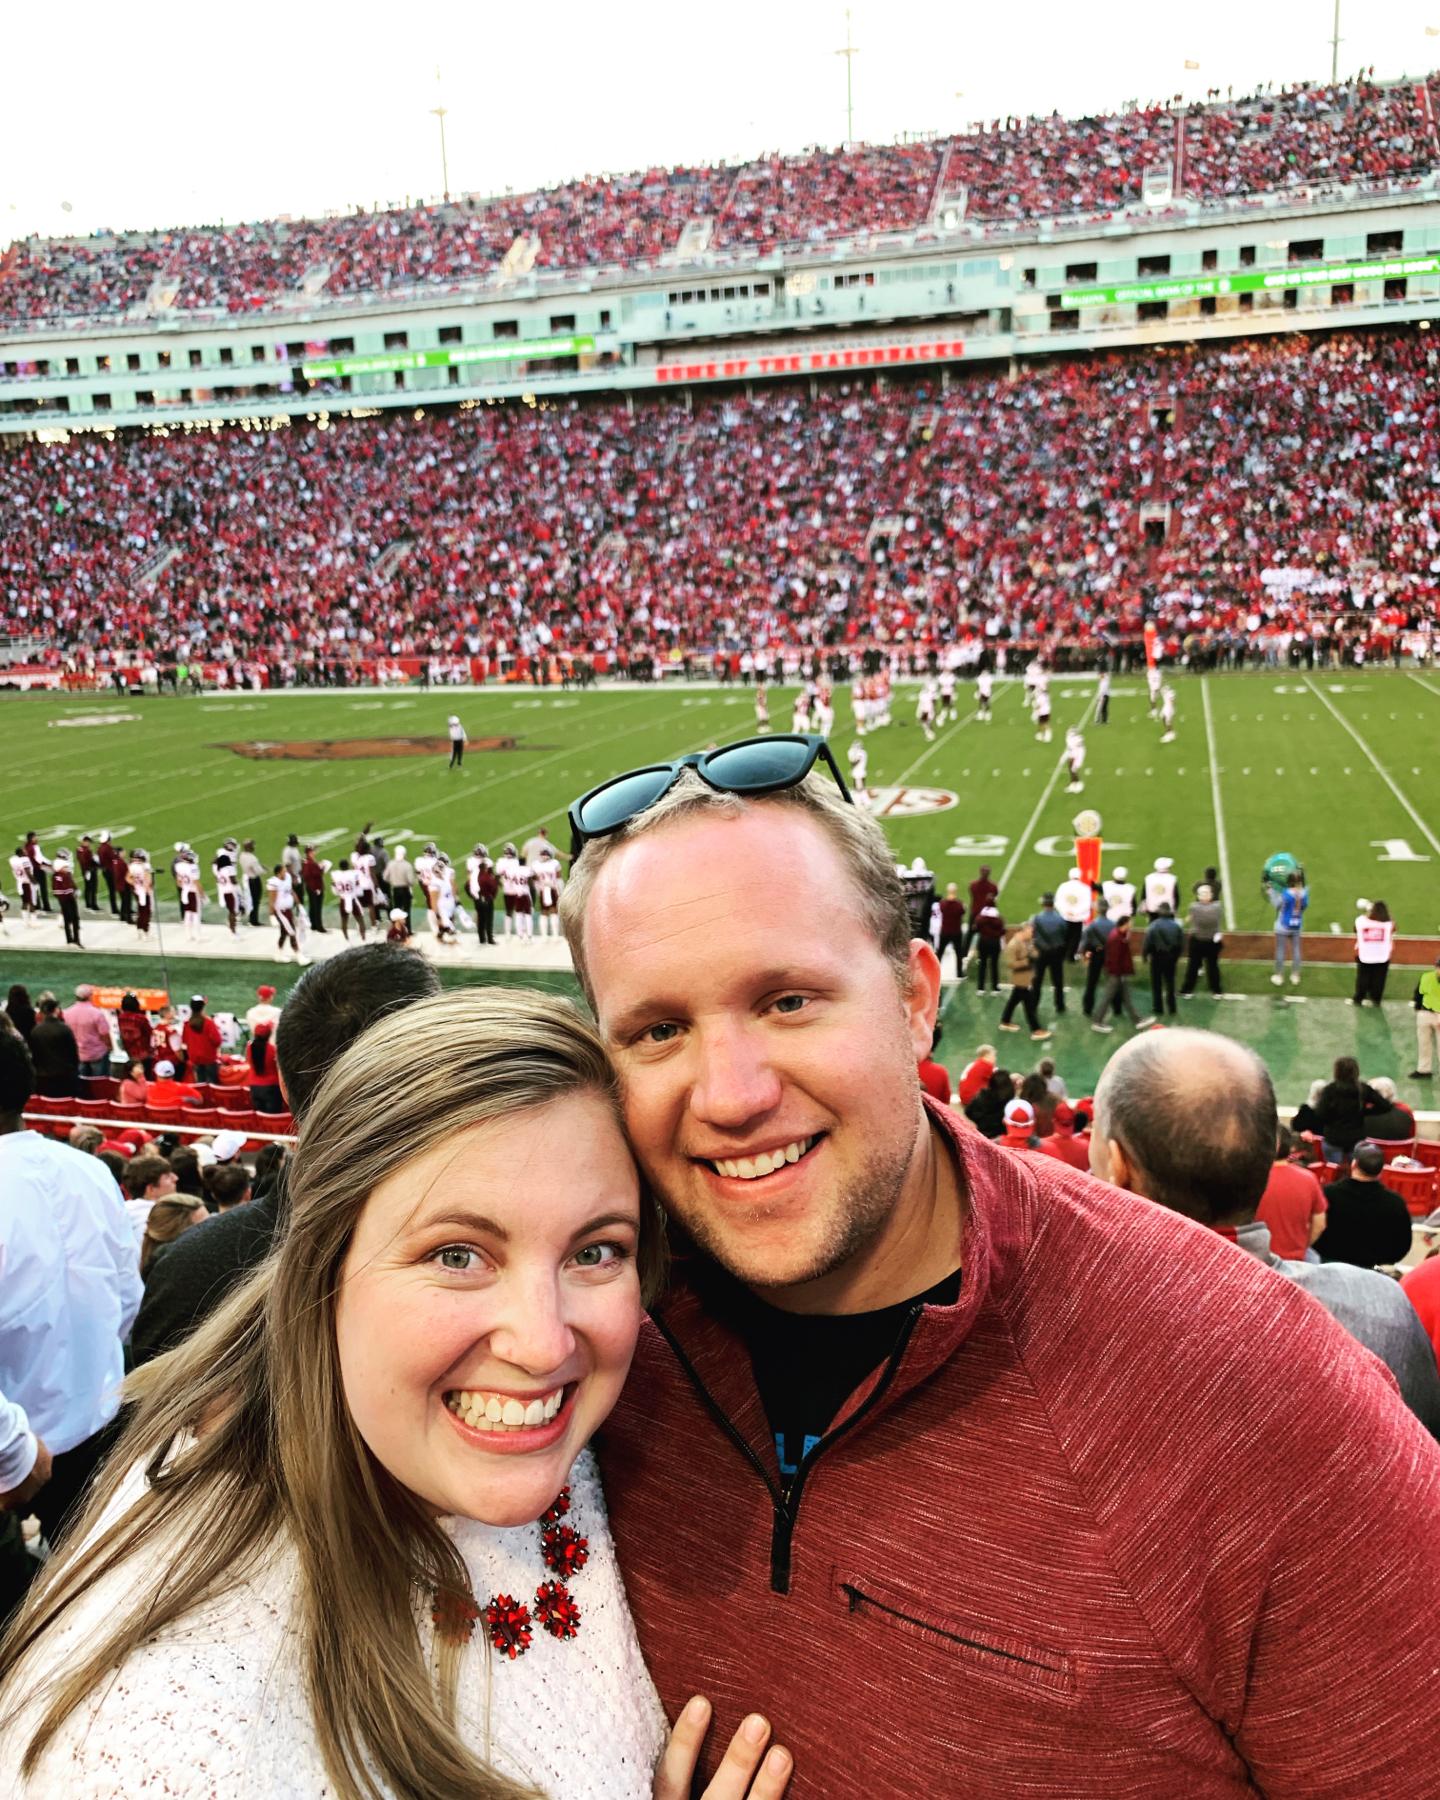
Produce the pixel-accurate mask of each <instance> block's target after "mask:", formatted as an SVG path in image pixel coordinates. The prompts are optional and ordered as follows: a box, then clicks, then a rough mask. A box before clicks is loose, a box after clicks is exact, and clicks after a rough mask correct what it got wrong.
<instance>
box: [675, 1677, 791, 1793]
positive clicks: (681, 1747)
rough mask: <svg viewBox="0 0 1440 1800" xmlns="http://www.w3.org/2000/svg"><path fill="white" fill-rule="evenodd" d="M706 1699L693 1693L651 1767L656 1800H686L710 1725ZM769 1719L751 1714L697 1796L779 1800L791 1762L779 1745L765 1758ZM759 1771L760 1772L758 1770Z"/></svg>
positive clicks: (787, 1779)
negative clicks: (655, 1763)
mask: <svg viewBox="0 0 1440 1800" xmlns="http://www.w3.org/2000/svg"><path fill="white" fill-rule="evenodd" d="M710 1716H711V1707H710V1702H709V1701H708V1700H706V1699H705V1698H704V1697H703V1696H702V1695H700V1694H697V1695H696V1696H695V1698H694V1699H693V1700H690V1701H688V1702H687V1703H686V1706H685V1709H684V1711H683V1712H682V1713H681V1714H680V1717H679V1718H678V1719H677V1720H676V1721H675V1729H674V1730H673V1731H672V1732H671V1733H670V1742H669V1743H668V1744H667V1745H666V1746H665V1754H664V1755H663V1756H662V1757H661V1758H660V1767H659V1768H658V1769H657V1770H656V1771H655V1790H654V1800H690V1787H691V1783H692V1782H693V1781H694V1779H695V1767H696V1764H697V1763H698V1762H699V1761H700V1748H701V1745H702V1744H703V1743H704V1742H705V1734H706V1732H707V1731H709V1729H710ZM769 1742H770V1721H769V1720H768V1719H764V1718H762V1717H761V1716H760V1714H759V1713H751V1714H750V1715H749V1717H748V1718H746V1719H744V1720H743V1721H742V1722H741V1725H740V1729H739V1730H738V1731H737V1732H736V1733H735V1735H734V1737H733V1738H731V1740H730V1748H729V1749H728V1750H727V1751H726V1752H725V1757H724V1760H723V1761H722V1762H721V1764H720V1767H719V1768H718V1769H717V1770H716V1771H715V1779H714V1780H713V1781H712V1782H711V1783H710V1785H709V1786H708V1787H707V1788H706V1789H705V1792H704V1795H703V1796H702V1797H701V1800H780V1796H781V1795H782V1794H783V1793H784V1792H785V1790H786V1788H787V1787H788V1786H789V1785H790V1776H791V1773H792V1771H793V1770H794V1767H795V1764H794V1762H793V1761H792V1759H791V1756H790V1752H789V1751H788V1750H782V1749H781V1748H780V1746H779V1745H778V1744H777V1745H776V1746H775V1748H774V1749H773V1750H771V1751H770V1753H769V1755H768V1756H767V1755H766V1753H765V1746H766V1745H767V1744H768V1743H769ZM757 1771H758V1772H757Z"/></svg>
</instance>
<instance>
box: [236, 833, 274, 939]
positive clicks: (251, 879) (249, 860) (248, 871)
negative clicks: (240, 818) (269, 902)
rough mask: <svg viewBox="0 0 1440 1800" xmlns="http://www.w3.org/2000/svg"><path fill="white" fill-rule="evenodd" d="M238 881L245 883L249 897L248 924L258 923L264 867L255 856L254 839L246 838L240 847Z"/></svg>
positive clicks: (263, 883) (263, 887)
mask: <svg viewBox="0 0 1440 1800" xmlns="http://www.w3.org/2000/svg"><path fill="white" fill-rule="evenodd" d="M240 879H241V880H242V881H243V882H244V883H245V890H246V892H247V893H248V894H249V896H250V923H251V924H252V925H255V926H258V925H259V923H260V902H261V900H262V899H263V898H264V895H265V890H266V887H267V886H268V885H269V884H268V882H267V881H266V879H265V865H264V863H262V862H261V860H260V858H259V857H258V856H257V855H256V854H255V840H254V838H246V840H245V842H244V843H243V844H242V845H241V846H240Z"/></svg>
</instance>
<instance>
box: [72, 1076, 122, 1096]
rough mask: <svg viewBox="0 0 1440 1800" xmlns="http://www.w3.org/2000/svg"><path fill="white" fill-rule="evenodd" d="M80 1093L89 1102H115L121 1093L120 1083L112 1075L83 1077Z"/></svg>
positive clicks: (81, 1078)
mask: <svg viewBox="0 0 1440 1800" xmlns="http://www.w3.org/2000/svg"><path fill="white" fill-rule="evenodd" d="M80 1092H81V1093H82V1094H83V1095H84V1096H85V1098H86V1099H87V1100H113V1099H114V1098H115V1096H116V1095H117V1094H118V1093H119V1092H120V1083H119V1082H118V1081H116V1080H115V1078H114V1076H112V1075H82V1076H81V1077H80Z"/></svg>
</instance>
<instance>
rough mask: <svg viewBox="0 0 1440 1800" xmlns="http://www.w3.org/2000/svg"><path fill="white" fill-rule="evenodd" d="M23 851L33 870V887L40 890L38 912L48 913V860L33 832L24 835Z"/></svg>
mask: <svg viewBox="0 0 1440 1800" xmlns="http://www.w3.org/2000/svg"><path fill="white" fill-rule="evenodd" d="M24 851H25V854H26V856H28V857H29V858H30V863H31V867H32V868H33V869H34V870H35V885H36V887H37V888H38V889H39V890H40V910H41V912H49V911H50V876H49V869H50V858H49V857H48V856H47V855H46V854H45V852H44V851H43V850H42V849H41V848H40V840H39V838H38V837H37V836H36V835H35V833H34V832H33V831H27V832H26V833H25V843H24Z"/></svg>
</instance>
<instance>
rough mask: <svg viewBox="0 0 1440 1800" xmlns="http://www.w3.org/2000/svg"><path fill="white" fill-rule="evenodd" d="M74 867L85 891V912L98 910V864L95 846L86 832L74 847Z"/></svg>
mask: <svg viewBox="0 0 1440 1800" xmlns="http://www.w3.org/2000/svg"><path fill="white" fill-rule="evenodd" d="M75 866H76V868H77V869H78V870H79V871H80V880H81V883H82V885H83V887H84V891H85V910H86V912H99V910H100V864H99V861H98V860H97V858H96V855H95V846H94V845H93V844H92V843H91V841H90V834H89V832H86V834H85V836H84V837H82V838H81V840H80V842H79V843H78V844H77V845H76V846H75Z"/></svg>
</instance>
